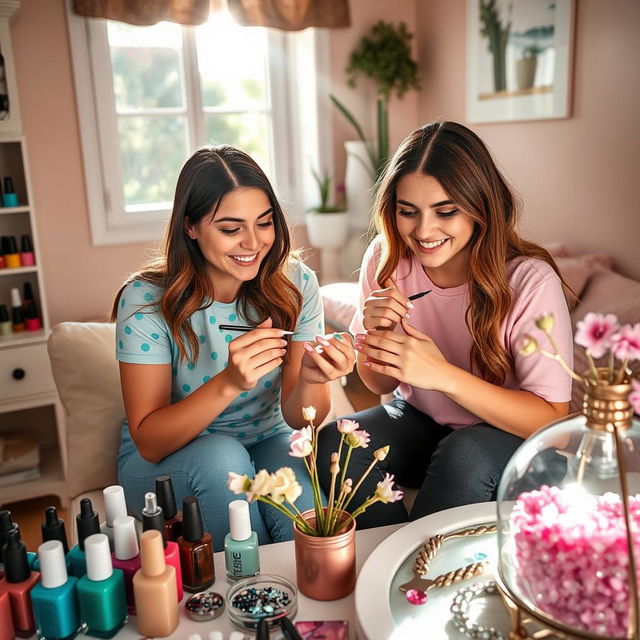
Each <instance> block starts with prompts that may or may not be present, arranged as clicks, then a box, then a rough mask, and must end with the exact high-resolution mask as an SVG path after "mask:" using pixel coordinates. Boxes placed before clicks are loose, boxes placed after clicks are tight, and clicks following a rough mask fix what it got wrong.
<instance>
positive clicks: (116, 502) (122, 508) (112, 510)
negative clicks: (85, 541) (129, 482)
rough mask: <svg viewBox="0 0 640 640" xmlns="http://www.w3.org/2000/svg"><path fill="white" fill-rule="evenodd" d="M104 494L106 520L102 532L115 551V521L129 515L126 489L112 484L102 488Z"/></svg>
mask: <svg viewBox="0 0 640 640" xmlns="http://www.w3.org/2000/svg"><path fill="white" fill-rule="evenodd" d="M102 495H103V496H104V515H105V521H104V522H103V523H102V524H101V525H100V533H104V534H105V535H106V536H107V538H109V547H110V549H111V551H113V521H114V520H115V519H116V518H120V517H122V516H126V515H127V503H126V501H125V499H124V489H123V488H122V487H121V486H120V485H119V484H112V485H111V486H109V487H105V488H104V489H103V490H102Z"/></svg>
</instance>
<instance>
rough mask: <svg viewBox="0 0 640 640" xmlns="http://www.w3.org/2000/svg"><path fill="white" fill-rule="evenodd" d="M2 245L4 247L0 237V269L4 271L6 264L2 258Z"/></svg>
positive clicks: (2, 237)
mask: <svg viewBox="0 0 640 640" xmlns="http://www.w3.org/2000/svg"><path fill="white" fill-rule="evenodd" d="M4 245H5V239H4V236H0V269H5V268H6V266H7V262H6V260H5V258H4Z"/></svg>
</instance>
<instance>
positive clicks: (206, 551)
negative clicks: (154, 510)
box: [178, 497, 216, 592]
mask: <svg viewBox="0 0 640 640" xmlns="http://www.w3.org/2000/svg"><path fill="white" fill-rule="evenodd" d="M178 548H179V549H180V567H181V568H182V585H183V587H184V590H185V591H191V592H194V591H202V589H206V588H207V587H209V586H210V585H212V584H213V582H214V581H215V579H216V574H215V570H214V566H213V542H212V538H211V534H210V533H208V532H206V531H205V530H204V524H203V522H202V512H201V511H200V504H199V503H198V499H197V498H194V497H189V498H185V499H184V500H183V501H182V536H180V538H178Z"/></svg>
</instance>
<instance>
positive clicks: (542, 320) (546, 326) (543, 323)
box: [536, 312, 556, 333]
mask: <svg viewBox="0 0 640 640" xmlns="http://www.w3.org/2000/svg"><path fill="white" fill-rule="evenodd" d="M555 323H556V319H555V318H554V316H553V313H548V312H547V313H543V314H541V315H539V316H538V317H537V318H536V327H538V329H540V331H544V332H545V333H549V332H550V331H551V330H552V329H553V325H554V324H555Z"/></svg>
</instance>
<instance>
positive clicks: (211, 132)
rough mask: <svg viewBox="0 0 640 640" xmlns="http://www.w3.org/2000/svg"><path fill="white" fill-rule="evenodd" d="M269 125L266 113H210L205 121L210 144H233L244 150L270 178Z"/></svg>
mask: <svg viewBox="0 0 640 640" xmlns="http://www.w3.org/2000/svg"><path fill="white" fill-rule="evenodd" d="M268 124H269V123H268V119H267V116H266V114H264V113H234V114H211V113H209V114H206V115H205V119H204V126H205V139H206V140H207V143H208V144H231V145H233V146H234V147H238V148H239V149H242V151H244V152H245V153H248V154H249V155H250V156H251V157H252V158H253V159H254V160H255V161H256V162H257V163H258V164H259V165H260V167H261V168H262V170H263V171H264V172H265V173H266V174H267V175H269V176H270V175H271V164H270V162H269V151H268V149H269V144H268V142H269V139H268V133H267V127H268Z"/></svg>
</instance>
